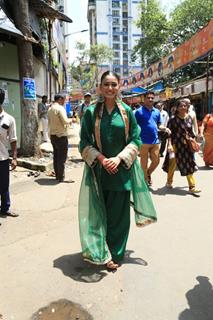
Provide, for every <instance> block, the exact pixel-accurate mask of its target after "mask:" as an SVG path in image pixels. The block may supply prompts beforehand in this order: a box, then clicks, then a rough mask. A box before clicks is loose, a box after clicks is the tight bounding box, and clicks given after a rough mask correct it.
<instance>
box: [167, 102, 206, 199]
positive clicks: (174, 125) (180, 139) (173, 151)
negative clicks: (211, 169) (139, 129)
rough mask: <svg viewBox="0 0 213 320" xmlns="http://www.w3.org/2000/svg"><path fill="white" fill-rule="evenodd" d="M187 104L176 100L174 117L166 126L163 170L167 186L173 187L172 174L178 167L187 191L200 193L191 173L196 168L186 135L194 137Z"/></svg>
mask: <svg viewBox="0 0 213 320" xmlns="http://www.w3.org/2000/svg"><path fill="white" fill-rule="evenodd" d="M188 107H189V106H188V104H187V103H186V102H185V101H184V100H178V102H177V106H176V112H175V115H174V117H172V118H171V119H170V120H169V123H168V127H169V129H170V130H171V136H170V137H169V139H168V152H167V155H166V157H165V161H164V163H163V170H164V171H166V172H167V183H166V186H167V187H168V188H173V176H174V172H175V169H176V166H177V167H178V169H179V171H180V174H181V175H182V176H186V178H187V181H188V185H189V192H190V193H192V194H197V193H200V192H201V190H200V189H198V188H196V181H195V178H194V176H193V173H194V172H195V171H197V170H198V168H197V165H196V163H195V157H194V152H193V151H191V150H190V148H189V145H188V143H187V136H189V137H191V138H194V137H195V135H194V132H193V121H192V118H191V117H190V115H189V114H188Z"/></svg>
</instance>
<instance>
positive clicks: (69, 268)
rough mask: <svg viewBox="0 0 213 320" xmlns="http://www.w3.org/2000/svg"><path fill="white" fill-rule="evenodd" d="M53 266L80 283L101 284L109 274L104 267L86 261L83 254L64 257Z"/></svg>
mask: <svg viewBox="0 0 213 320" xmlns="http://www.w3.org/2000/svg"><path fill="white" fill-rule="evenodd" d="M53 266H54V268H58V269H61V271H62V272H63V274H64V275H65V276H67V277H70V278H72V279H73V280H75V281H79V282H87V283H91V282H99V281H100V280H101V279H103V278H104V277H106V275H107V274H108V272H107V270H106V268H105V267H104V266H97V265H93V264H91V263H89V262H86V261H84V260H83V259H82V255H81V253H75V254H69V255H66V256H62V257H60V258H58V259H56V260H54V263H53Z"/></svg>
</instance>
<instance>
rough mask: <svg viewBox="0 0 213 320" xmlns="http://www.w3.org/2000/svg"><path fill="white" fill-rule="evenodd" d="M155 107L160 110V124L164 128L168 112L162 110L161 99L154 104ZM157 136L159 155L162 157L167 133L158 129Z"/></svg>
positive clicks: (167, 119)
mask: <svg viewBox="0 0 213 320" xmlns="http://www.w3.org/2000/svg"><path fill="white" fill-rule="evenodd" d="M155 107H156V108H157V109H158V110H159V111H160V115H161V121H162V125H163V126H164V127H165V128H166V127H167V124H168V121H169V114H168V112H167V111H166V110H164V104H163V102H161V101H159V102H157V103H156V104H155ZM158 136H159V141H160V157H163V154H164V151H165V148H166V143H167V139H168V137H169V134H168V133H167V132H165V131H162V130H160V131H159V132H158Z"/></svg>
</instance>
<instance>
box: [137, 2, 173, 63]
mask: <svg viewBox="0 0 213 320" xmlns="http://www.w3.org/2000/svg"><path fill="white" fill-rule="evenodd" d="M139 10H140V11H141V14H140V18H139V20H138V21H137V23H136V24H137V27H138V28H140V29H141V31H142V34H143V37H141V38H140V39H139V40H138V43H137V45H136V46H135V48H134V51H133V59H134V58H136V56H140V58H141V62H142V66H145V65H146V64H150V63H153V62H155V61H156V60H158V59H159V58H160V57H161V56H162V55H164V54H166V53H167V52H168V46H167V42H168V41H167V40H168V34H169V31H168V21H167V18H166V14H165V13H163V11H162V10H161V9H160V5H159V1H158V0H149V1H147V4H145V1H142V2H141V3H140V5H139Z"/></svg>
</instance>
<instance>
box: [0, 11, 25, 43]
mask: <svg viewBox="0 0 213 320" xmlns="http://www.w3.org/2000/svg"><path fill="white" fill-rule="evenodd" d="M0 32H1V33H7V34H10V35H12V36H16V37H21V38H23V37H24V35H23V33H22V32H21V31H20V30H19V29H17V28H16V27H15V25H14V24H13V23H12V21H10V20H9V19H8V17H7V16H6V15H5V13H4V11H3V10H1V9H0Z"/></svg>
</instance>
